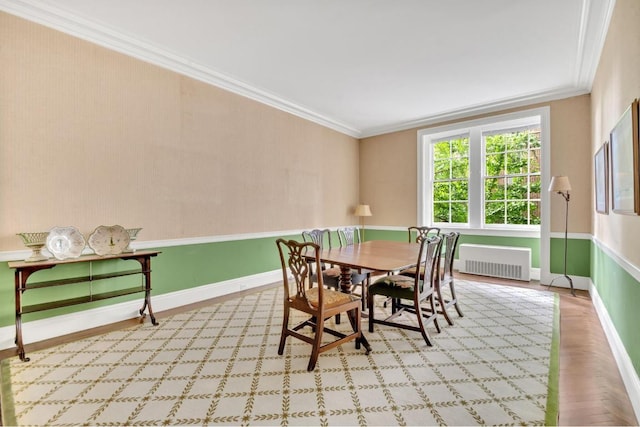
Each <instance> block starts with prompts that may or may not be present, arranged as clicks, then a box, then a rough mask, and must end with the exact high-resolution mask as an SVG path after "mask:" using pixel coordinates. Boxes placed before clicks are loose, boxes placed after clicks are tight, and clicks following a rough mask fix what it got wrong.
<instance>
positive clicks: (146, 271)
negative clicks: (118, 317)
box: [8, 251, 160, 362]
mask: <svg viewBox="0 0 640 427" xmlns="http://www.w3.org/2000/svg"><path fill="white" fill-rule="evenodd" d="M159 253H160V252H159V251H137V252H126V253H121V254H118V255H105V256H99V255H84V256H81V257H79V258H70V259H65V260H58V259H49V260H46V261H37V262H27V261H10V262H9V263H8V265H9V268H11V269H15V270H16V271H15V300H16V339H15V343H16V346H17V347H18V355H19V356H20V359H21V360H22V361H25V362H27V361H29V358H28V357H26V356H25V351H24V342H23V341H22V315H23V314H27V313H35V312H38V311H44V310H51V309H54V308H59V307H67V306H70V305H76V304H82V303H86V302H91V301H99V300H104V299H108V298H115V297H119V296H123V295H130V294H134V293H137V292H144V293H145V295H144V303H143V304H142V308H141V309H140V315H141V316H142V317H143V318H144V316H145V314H144V311H145V310H146V309H147V308H148V309H149V317H150V318H151V323H152V324H154V325H157V324H158V322H156V318H155V316H154V315H153V310H152V309H151V257H154V256H156V255H158V254H159ZM113 259H121V260H135V261H138V262H139V263H140V268H139V269H135V270H126V271H118V272H113V273H106V274H95V275H94V274H93V273H92V269H91V264H90V270H89V271H90V273H89V275H88V276H82V277H69V278H64V279H57V280H49V281H44V282H33V283H27V281H28V280H29V277H30V276H31V275H32V274H33V273H35V272H37V271H40V270H46V269H50V268H53V267H55V266H57V265H63V264H75V263H86V262H88V263H93V262H100V261H106V260H113ZM138 274H141V275H142V276H143V277H144V285H142V286H136V287H131V288H126V289H118V290H114V291H110V292H102V293H93V292H89V294H88V295H83V296H80V297H76V298H69V299H65V300H57V301H50V302H45V303H40V304H33V305H28V306H23V305H22V294H23V293H24V292H25V291H27V290H35V289H43V288H48V287H51V286H63V285H71V284H74V283H87V282H88V283H89V286H91V284H92V282H94V281H97V280H105V279H110V278H114V277H122V276H131V275H138Z"/></svg>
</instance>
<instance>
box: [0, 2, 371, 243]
mask: <svg viewBox="0 0 640 427" xmlns="http://www.w3.org/2000/svg"><path fill="white" fill-rule="evenodd" d="M0 40H1V41H2V42H1V45H0V250H13V249H22V248H23V246H22V243H21V241H20V239H19V238H18V237H17V236H15V233H18V232H24V231H46V230H48V229H50V228H51V227H53V226H56V225H62V226H64V225H74V226H76V227H78V228H79V229H80V230H81V231H82V232H85V233H90V232H91V231H92V230H93V229H94V228H95V227H96V226H98V225H101V224H105V225H112V224H121V225H123V226H125V227H143V231H142V232H141V233H140V235H139V240H163V239H173V238H183V237H200V236H213V235H225V234H235V233H252V232H268V231H279V230H291V229H297V228H307V227H315V226H337V225H345V224H352V223H357V219H356V218H354V217H353V216H352V215H351V212H352V210H353V208H354V206H355V204H357V203H358V186H359V182H358V179H359V176H358V163H359V160H358V156H359V152H358V150H359V149H358V141H357V140H356V139H354V138H351V137H349V136H345V135H343V134H341V133H339V132H335V131H332V130H330V129H327V128H325V127H323V126H320V125H317V124H314V123H311V122H309V121H306V120H303V119H300V118H298V117H295V116H292V115H290V114H288V113H285V112H282V111H280V110H277V109H274V108H271V107H268V106H266V105H264V104H261V103H258V102H254V101H252V100H249V99H247V98H244V97H241V96H238V95H235V94H232V93H230V92H227V91H224V90H221V89H219V88H216V87H214V86H211V85H207V84H205V83H202V82H199V81H196V80H193V79H191V78H187V77H184V76H181V75H179V74H176V73H174V72H171V71H167V70H164V69H162V68H159V67H157V66H154V65H150V64H148V63H145V62H142V61H139V60H136V59H133V58H131V57H128V56H125V55H122V54H119V53H116V52H114V51H110V50H108V49H105V48H102V47H99V46H96V45H94V44H91V43H88V42H85V41H82V40H80V39H77V38H74V37H71V36H68V35H65V34H62V33H60V32H57V31H54V30H51V29H48V28H45V27H43V26H40V25H38V24H34V23H31V22H28V21H24V20H22V19H19V18H16V17H14V16H12V15H9V14H6V13H0Z"/></svg>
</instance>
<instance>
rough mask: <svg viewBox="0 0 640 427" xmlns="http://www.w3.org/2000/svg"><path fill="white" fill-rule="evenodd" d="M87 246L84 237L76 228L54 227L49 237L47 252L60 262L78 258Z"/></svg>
mask: <svg viewBox="0 0 640 427" xmlns="http://www.w3.org/2000/svg"><path fill="white" fill-rule="evenodd" d="M85 245H86V241H85V240H84V236H83V235H82V233H81V232H80V231H79V230H78V229H77V228H75V227H53V228H52V229H51V230H49V235H48V236H47V250H48V251H49V252H51V255H53V256H54V257H56V259H60V260H62V259H67V258H78V257H79V256H80V255H81V254H82V250H83V249H84V247H85Z"/></svg>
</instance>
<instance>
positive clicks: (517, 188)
mask: <svg viewBox="0 0 640 427" xmlns="http://www.w3.org/2000/svg"><path fill="white" fill-rule="evenodd" d="M482 141H483V144H482V145H483V148H484V162H483V166H484V169H483V172H484V173H483V175H484V176H483V183H484V189H483V190H484V193H483V194H484V202H483V209H484V224H485V225H492V224H502V225H539V224H540V126H539V125H534V126H529V127H526V128H524V129H512V130H505V131H501V132H490V133H485V134H483V137H482Z"/></svg>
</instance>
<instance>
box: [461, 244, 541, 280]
mask: <svg viewBox="0 0 640 427" xmlns="http://www.w3.org/2000/svg"><path fill="white" fill-rule="evenodd" d="M459 249H460V251H459V263H458V270H459V271H460V272H462V273H469V274H478V275H480V276H491V277H502V278H506V279H516V280H525V281H529V278H530V274H531V249H530V248H520V247H512V246H489V245H474V244H469V243H463V244H461V245H460V248H459Z"/></svg>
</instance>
